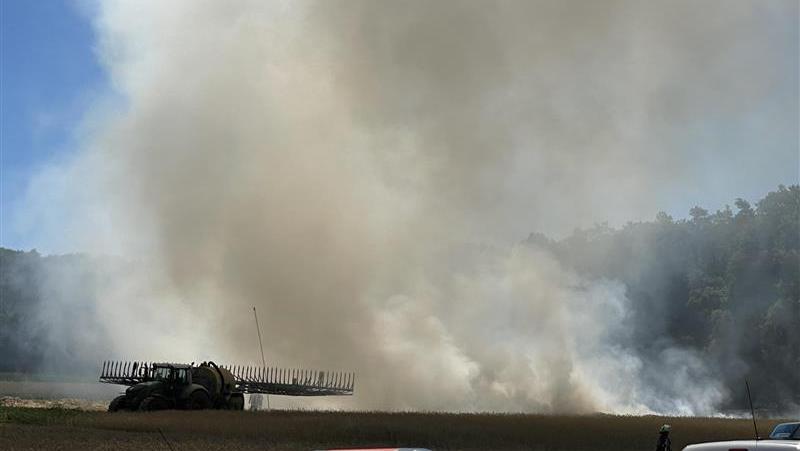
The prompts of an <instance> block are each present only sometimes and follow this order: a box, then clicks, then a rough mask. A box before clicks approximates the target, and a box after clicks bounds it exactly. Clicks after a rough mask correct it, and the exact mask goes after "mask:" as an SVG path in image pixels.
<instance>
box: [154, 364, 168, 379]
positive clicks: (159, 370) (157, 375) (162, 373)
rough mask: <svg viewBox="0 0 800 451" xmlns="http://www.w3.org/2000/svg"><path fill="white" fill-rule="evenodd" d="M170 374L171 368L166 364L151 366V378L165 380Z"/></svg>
mask: <svg viewBox="0 0 800 451" xmlns="http://www.w3.org/2000/svg"><path fill="white" fill-rule="evenodd" d="M171 374H172V368H170V367H168V366H157V367H154V368H153V379H156V380H160V381H165V380H169V379H170V376H171Z"/></svg>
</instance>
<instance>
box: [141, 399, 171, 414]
mask: <svg viewBox="0 0 800 451" xmlns="http://www.w3.org/2000/svg"><path fill="white" fill-rule="evenodd" d="M168 407H169V405H167V402H166V401H164V400H163V399H161V398H159V397H157V396H148V397H147V398H144V399H143V400H142V403H141V404H139V410H141V411H142V412H152V411H154V410H165V409H167V408H168Z"/></svg>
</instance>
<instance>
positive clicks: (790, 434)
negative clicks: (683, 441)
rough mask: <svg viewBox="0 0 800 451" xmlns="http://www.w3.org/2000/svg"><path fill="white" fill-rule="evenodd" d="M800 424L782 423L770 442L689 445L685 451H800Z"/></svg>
mask: <svg viewBox="0 0 800 451" xmlns="http://www.w3.org/2000/svg"><path fill="white" fill-rule="evenodd" d="M798 434H800V422H797V423H781V424H779V425H777V426H775V428H774V429H773V430H772V433H771V434H770V440H732V441H728V442H712V443H700V444H698V445H689V446H687V447H686V448H683V451H800V435H798Z"/></svg>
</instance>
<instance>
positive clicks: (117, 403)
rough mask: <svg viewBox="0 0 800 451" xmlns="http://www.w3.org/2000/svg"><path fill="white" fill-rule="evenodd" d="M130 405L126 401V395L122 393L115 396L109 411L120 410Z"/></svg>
mask: <svg viewBox="0 0 800 451" xmlns="http://www.w3.org/2000/svg"><path fill="white" fill-rule="evenodd" d="M127 407H128V403H127V402H126V401H125V395H120V396H117V397H116V398H114V399H113V400H112V401H111V403H110V404H109V405H108V411H109V412H118V411H120V410H123V409H125V408H127Z"/></svg>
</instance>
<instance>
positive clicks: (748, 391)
mask: <svg viewBox="0 0 800 451" xmlns="http://www.w3.org/2000/svg"><path fill="white" fill-rule="evenodd" d="M744 386H745V387H747V400H748V401H750V415H752V416H753V430H755V431H756V440H761V437H760V436H759V435H758V425H757V424H756V411H755V409H753V397H752V396H751V395H750V383H749V382H747V379H745V380H744Z"/></svg>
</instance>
